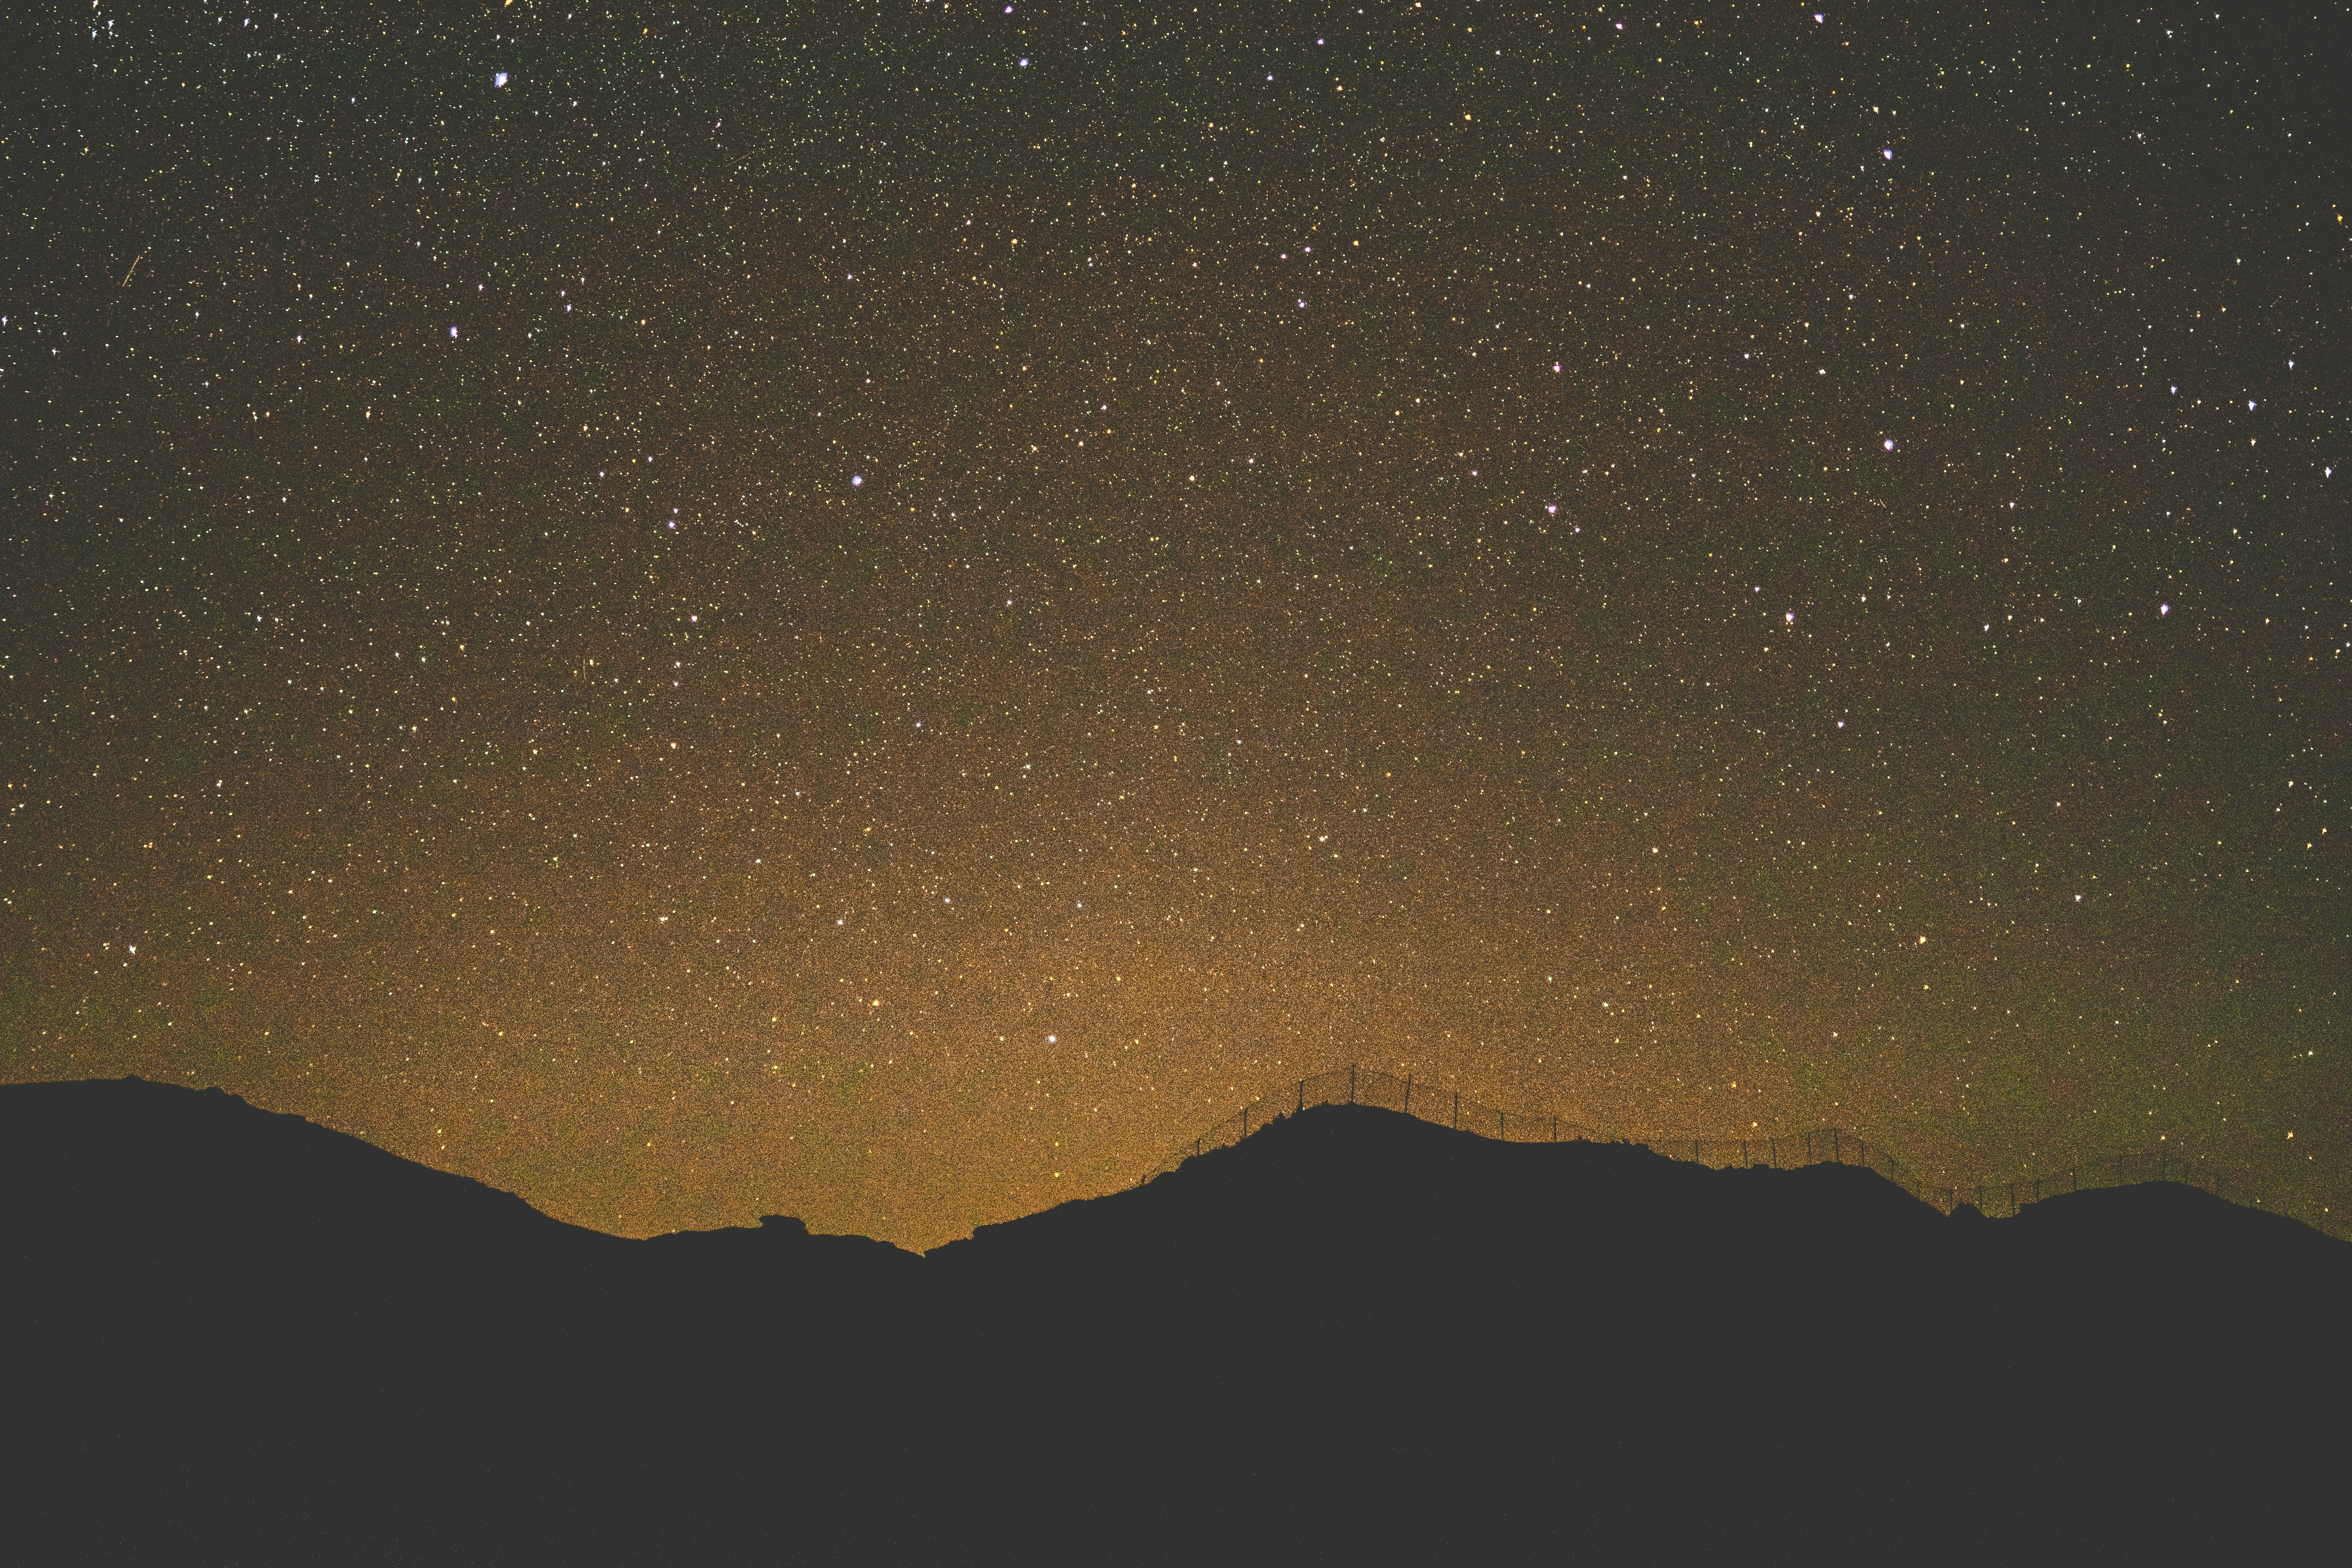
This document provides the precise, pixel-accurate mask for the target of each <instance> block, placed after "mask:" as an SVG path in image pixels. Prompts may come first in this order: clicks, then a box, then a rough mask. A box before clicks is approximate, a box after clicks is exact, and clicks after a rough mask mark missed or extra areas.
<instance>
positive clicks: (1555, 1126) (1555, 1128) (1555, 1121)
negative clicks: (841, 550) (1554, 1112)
mask: <svg viewBox="0 0 2352 1568" xmlns="http://www.w3.org/2000/svg"><path fill="white" fill-rule="evenodd" d="M1551 1141H1552V1142H1555V1143H1557V1142H1559V1117H1557V1116H1555V1117H1553V1118H1552V1119H1551Z"/></svg>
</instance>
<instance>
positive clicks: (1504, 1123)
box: [1495, 1110, 1511, 1143]
mask: <svg viewBox="0 0 2352 1568" xmlns="http://www.w3.org/2000/svg"><path fill="white" fill-rule="evenodd" d="M1510 1121H1511V1113H1510V1112H1509V1111H1507V1110H1498V1111H1496V1112H1495V1136H1496V1137H1497V1138H1499V1139H1501V1140H1502V1141H1503V1142H1506V1143H1507V1142H1510V1141H1511V1133H1510Z"/></svg>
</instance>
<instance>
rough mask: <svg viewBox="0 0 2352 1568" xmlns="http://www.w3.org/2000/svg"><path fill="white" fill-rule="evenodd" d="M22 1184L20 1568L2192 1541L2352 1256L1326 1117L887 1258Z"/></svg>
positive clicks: (2335, 1349)
mask: <svg viewBox="0 0 2352 1568" xmlns="http://www.w3.org/2000/svg"><path fill="white" fill-rule="evenodd" d="M0 1184H5V1186H0V1191H5V1220H4V1221H0V1227H5V1228H0V1245H5V1252H4V1253H0V1258H5V1268H6V1270H7V1285H8V1289H7V1296H6V1300H7V1307H6V1309H5V1310H6V1313H7V1318H6V1323H5V1330H6V1341H5V1342H6V1343H7V1345H8V1346H9V1348H10V1363H9V1364H10V1373H9V1387H8V1389H7V1391H6V1392H7V1400H6V1408H7V1414H6V1415H5V1422H6V1440H7V1452H6V1454H5V1464H6V1470H5V1473H6V1474H7V1475H8V1477H9V1480H8V1483H7V1485H8V1488H9V1492H10V1497H9V1514H8V1517H9V1518H10V1519H11V1520H12V1521H15V1525H16V1528H15V1529H13V1530H12V1531H11V1543H12V1546H14V1547H16V1548H17V1550H16V1551H14V1552H12V1557H16V1558H18V1559H20V1560H23V1561H28V1562H39V1561H52V1560H67V1559H72V1560H82V1561H107V1562H137V1561H152V1562H175V1563H176V1562H223V1563H226V1562H262V1561H283V1562H320V1561H334V1562H386V1563H393V1562H400V1563H410V1562H481V1563H502V1562H545V1563H587V1562H613V1563H641V1562H642V1563H652V1562H739V1561H740V1562H809V1563H835V1562H844V1561H852V1560H859V1561H874V1562H885V1561H887V1562H975V1561H989V1562H995V1561H1001V1560H1022V1561H1033V1562H1079V1561H1084V1562H1090V1563H1091V1562H1118V1563H1139V1562H1173V1561H1178V1560H1201V1559H1213V1560H1219V1561H1264V1562H1274V1561H1281V1562H1291V1561H1307V1562H1314V1561H1331V1562H1343V1561H1344V1562H1364V1561H1393V1562H1406V1561H1411V1562H1423V1561H1432V1560H1457V1561H1459V1560H1482V1561H1529V1560H1540V1561H1588V1562H1596V1563H1600V1562H1609V1563H1614V1562H1623V1561H1634V1560H1638V1561H1674V1560H1685V1559H1689V1560H1697V1559H1706V1560H1710V1561H1712V1560H1722V1559H1726V1558H1731V1557H1735V1556H1736V1557H1737V1558H1738V1560H1741V1561H1768V1562H1769V1561H1790V1562H1793V1561H1800V1560H1801V1561H1806V1562H1822V1561H1832V1562H1862V1561H1901V1562H1906V1563H1917V1562H1951V1563H1963V1562H1982V1561H2001V1562H2036V1561H2046V1562H2100V1561H2110V1562H2126V1561H2133V1562H2145V1561H2217V1560H2222V1559H2234V1558H2239V1557H2243V1556H2246V1555H2248V1554H2250V1553H2253V1552H2260V1551H2263V1550H2270V1551H2273V1552H2283V1553H2284V1554H2287V1555H2290V1556H2292V1555H2293V1554H2294V1551H2295V1549H2296V1547H2297V1546H2298V1545H2299V1544H2300V1541H2301V1538H2302V1537H2303V1535H2304V1534H2305V1532H2307V1531H2315V1530H2316V1529H2317V1528H2318V1527H2319V1526H2321V1525H2322V1524H2323V1523H2326V1522H2328V1521H2331V1520H2332V1510H2333V1508H2334V1506H2335V1499H2336V1495H2337V1492H2338V1490H2339V1489H2340V1482H2341V1476H2342V1474H2343V1466H2344V1462H2345V1460H2346V1459H2347V1458H2352V1443H2347V1437H2346V1436H2345V1434H2344V1432H2343V1431H2342V1430H2341V1425H2342V1424H2341V1422H2340V1418H2339V1417H2338V1416H2337V1415H2336V1414H2335V1413H2336V1412H2340V1409H2341V1406H2342V1400H2343V1397H2344V1395H2345V1394H2346V1393H2347V1392H2352V1384H2347V1367H2346V1361H2345V1355H2344V1352H2343V1349H2342V1347H2341V1334H2340V1323H2341V1322H2342V1321H2343V1319H2344V1314H2345V1312H2346V1310H2347V1307H2352V1247H2347V1246H2345V1245H2344V1244H2341V1243H2337V1242H2333V1241H2330V1240H2328V1239H2327V1238H2326V1237H2320V1236H2318V1235H2317V1234H2316V1233H2315V1232H2312V1231H2310V1230H2308V1229H2307V1228H2305V1227H2304V1226H2298V1225H2295V1224H2294V1223H2293V1222H2291V1221H2284V1220H2281V1219H2279V1218H2277V1217H2276V1216H2273V1215H2263V1214H2258V1213H2253V1212H2251V1211H2248V1210H2243V1209H2238V1208H2234V1207H2231V1205H2226V1204H2223V1203H2221V1202H2220V1201H2219V1200H2216V1199H2213V1198H2211V1197H2210V1196H2208V1195H2207V1194H2202V1193H2200V1192H2197V1191H2195V1190H2194V1189H2189V1188H2185V1187H2170V1186H2164V1185H2152V1186H2146V1187H2136V1188H2122V1189H2115V1190H2110V1191H2103V1192H2095V1193H2086V1194H2080V1195H2077V1196H2070V1197H2063V1198H2055V1199H2052V1200H2049V1201H2047V1202H2045V1203H2042V1204H2041V1205H2036V1206H2034V1207H2032V1208H2030V1209H2028V1210H2027V1211H2026V1212H2025V1214H2024V1215H2021V1217H2019V1218H2017V1219H2014V1220H2003V1221H1998V1222H1995V1221H1988V1220H1984V1219H1982V1218H1980V1217H1976V1216H1974V1215H1973V1211H1963V1213H1962V1215H1960V1216H1958V1217H1955V1218H1950V1219H1948V1218H1946V1217H1944V1216H1943V1215H1938V1214H1937V1213H1936V1212H1935V1211H1934V1210H1932V1209H1929V1208H1927V1207H1926V1206H1925V1205H1921V1204H1919V1203H1917V1202H1916V1201H1915V1200H1913V1199H1911V1198H1909V1197H1908V1196H1906V1194H1903V1193H1902V1192H1900V1191H1899V1190H1898V1189H1896V1188H1895V1187H1893V1186H1892V1185H1891V1184H1887V1183H1886V1182H1885V1181H1883V1180H1881V1179H1880V1178H1878V1177H1877V1176H1875V1175H1874V1174H1872V1173H1869V1172H1866V1171H1863V1170H1858V1169H1853V1168H1849V1167H1842V1166H1834V1165H1830V1166H1811V1167H1807V1168H1804V1169H1800V1170H1794V1171H1769V1170H1752V1171H1728V1172H1716V1171H1708V1170H1706V1169H1704V1168H1702V1167H1699V1166H1696V1165H1692V1164H1686V1163H1679V1162H1675V1161H1672V1160H1669V1159H1665V1158H1663V1157H1661V1156H1659V1155H1656V1154H1654V1153H1652V1152H1648V1151H1646V1150H1643V1149H1639V1148H1633V1147H1627V1146H1622V1145H1599V1144H1582V1143H1570V1144H1559V1145H1540V1144H1507V1143H1498V1142H1487V1141H1485V1140H1481V1139H1477V1138H1475V1137H1473V1136H1471V1135H1469V1134H1466V1133H1460V1132H1454V1131H1447V1130H1444V1129H1442V1128H1437V1127H1433V1126H1431V1125H1429V1124H1427V1123H1424V1122H1421V1121H1414V1120H1412V1119H1409V1118H1405V1117H1402V1116H1398V1115H1395V1114H1392V1113H1390V1112H1386V1111H1381V1110H1370V1109H1366V1108H1357V1107H1347V1106H1331V1107H1321V1108H1316V1109H1311V1110H1307V1111H1305V1112H1304V1113H1302V1114H1300V1115H1297V1116H1296V1117H1292V1118H1288V1119H1285V1120H1282V1121H1277V1122H1276V1124H1275V1125H1273V1126H1272V1127H1270V1128H1268V1129H1267V1130H1266V1131H1263V1132H1260V1133H1258V1134H1255V1135H1254V1136H1252V1137H1251V1138H1249V1139H1247V1140H1245V1141H1244V1142H1242V1143H1240V1144H1238V1145H1237V1146H1235V1147H1234V1148H1232V1149H1228V1150H1223V1151H1220V1152H1215V1153H1212V1154H1209V1155H1206V1156H1203V1157H1202V1158H1201V1159H1198V1160H1195V1161H1192V1162H1190V1163H1187V1164H1185V1165H1184V1166H1182V1167H1181V1168H1180V1169H1178V1170H1177V1171H1175V1172H1173V1173H1170V1174H1167V1175H1164V1176H1161V1177H1160V1178H1159V1179H1157V1180H1155V1181H1153V1182H1151V1183H1150V1184H1147V1185H1145V1186H1143V1187H1140V1188H1138V1189H1136V1190H1134V1191H1131V1192H1125V1193H1120V1194H1113V1195H1110V1196H1108V1197H1103V1198H1098V1199H1093V1200H1089V1201H1086V1202H1080V1203H1072V1204H1066V1205H1062V1206H1060V1207H1058V1208H1056V1209H1054V1210H1052V1211H1050V1212H1048V1213H1045V1214H1041V1215H1032V1216H1029V1217H1027V1218H1025V1219H1022V1220H1018V1221H1015V1222H1013V1223H1012V1224H1008V1225H1002V1226H986V1227H983V1228H982V1230H981V1231H980V1232H979V1233H978V1234H977V1235H976V1236H974V1237H972V1238H971V1239H970V1240H969V1241H964V1242H959V1243H955V1244H952V1245H950V1246H949V1247H942V1248H940V1249H938V1250H937V1251H935V1252H933V1253H932V1254H930V1255H929V1257H928V1258H915V1257H913V1256H912V1255H909V1254H905V1253H901V1252H898V1251H897V1250H896V1249H895V1248H891V1247H885V1246H882V1245H881V1244H878V1243H874V1242H869V1241H866V1240H865V1239H864V1238H859V1237H810V1236H808V1235H807V1234H806V1232H805V1230H804V1229H803V1227H802V1226H800V1225H799V1222H797V1221H792V1220H779V1219H771V1220H770V1221H768V1222H766V1223H764V1224H763V1225H762V1226H761V1227H760V1228H758V1229H740V1230H730V1231H719V1232H712V1233H704V1234H698V1235H689V1236H679V1237H662V1238H659V1239H656V1240H654V1241H650V1242H626V1241H621V1240H617V1239H614V1238H612V1237H600V1236H596V1235H594V1234H593V1233H588V1232H583V1231H579V1230H576V1229H574V1228H572V1227H570V1226H562V1225H559V1224H557V1223H555V1222H553V1221H551V1220H548V1219H546V1218H545V1217H544V1216H541V1215H537V1214H536V1213H534V1212H533V1211H531V1210H530V1208H529V1207H528V1206H527V1205H523V1204H521V1203H520V1201H519V1200H516V1199H513V1198H511V1197H509V1196H507V1195H505V1194H497V1193H492V1192H490V1191H488V1189H486V1188H483V1187H480V1186H479V1185H478V1184H474V1183H470V1182H466V1181H462V1180H460V1179H458V1178H455V1177H450V1176H446V1175H442V1174H439V1173H433V1172H429V1171H425V1170H422V1169H420V1168H418V1167H415V1166H414V1165H410V1164H407V1163H404V1162H402V1161H399V1160H396V1159H394V1158H392V1157H391V1156H388V1155H385V1154H383V1153H381V1152H377V1151H374V1150H372V1149H368V1148H366V1147H365V1146H364V1145H361V1144H358V1143H357V1142H355V1141H353V1140H350V1139H345V1138H342V1137H341V1136H340V1135H338V1134H334V1133H331V1132H327V1131H323V1130H320V1129H317V1128H312V1127H309V1126H307V1125H306V1124H303V1123H301V1122H299V1121H297V1120H296V1119H293V1118H286V1117H273V1116H268V1115H267V1114H265V1113H263V1112H259V1111H257V1110H252V1109H251V1108H250V1107H247V1106H245V1105H243V1104H242V1103H241V1102H239V1101H236V1100H233V1099H231V1098H229V1097H226V1096H220V1095H208V1094H196V1093H193V1092H191V1091H188V1090H184V1089H171V1088H168V1087H164V1086H157V1085H146V1084H139V1083H136V1082H130V1083H123V1084H76V1085H34V1086H21V1087H14V1088H5V1089H0ZM2323 1414H2324V1415H2326V1419H2324V1420H2320V1421H2316V1422H2315V1421H2312V1420H2310V1419H2309V1418H2310V1417H2312V1416H2314V1415H2323Z"/></svg>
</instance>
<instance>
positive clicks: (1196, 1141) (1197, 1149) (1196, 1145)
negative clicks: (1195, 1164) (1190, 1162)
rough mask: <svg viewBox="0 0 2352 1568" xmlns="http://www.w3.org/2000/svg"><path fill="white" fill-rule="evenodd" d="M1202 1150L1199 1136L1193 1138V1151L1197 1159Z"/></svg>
mask: <svg viewBox="0 0 2352 1568" xmlns="http://www.w3.org/2000/svg"><path fill="white" fill-rule="evenodd" d="M1200 1152H1201V1141H1200V1140H1199V1139H1198V1138H1195V1139H1193V1140H1192V1153H1193V1156H1194V1158H1196V1159H1197V1158H1198V1157H1199V1156H1200Z"/></svg>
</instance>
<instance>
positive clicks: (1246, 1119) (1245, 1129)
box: [1242, 1105, 1249, 1138]
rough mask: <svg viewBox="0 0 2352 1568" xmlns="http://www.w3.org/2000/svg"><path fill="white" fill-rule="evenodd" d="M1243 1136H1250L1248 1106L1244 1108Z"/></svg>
mask: <svg viewBox="0 0 2352 1568" xmlns="http://www.w3.org/2000/svg"><path fill="white" fill-rule="evenodd" d="M1242 1136H1243V1137H1244V1138H1246V1137H1248V1136H1249V1107H1248V1106H1246V1105H1244V1106H1243V1107H1242Z"/></svg>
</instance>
